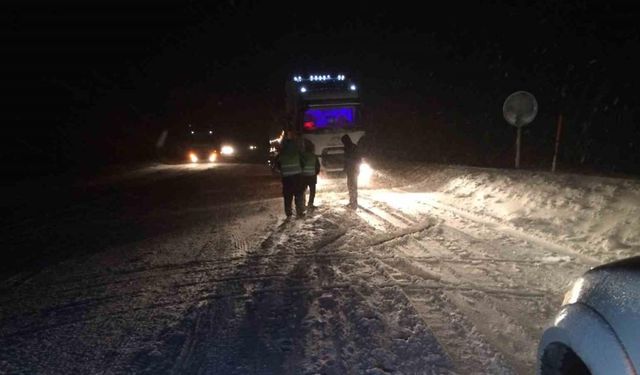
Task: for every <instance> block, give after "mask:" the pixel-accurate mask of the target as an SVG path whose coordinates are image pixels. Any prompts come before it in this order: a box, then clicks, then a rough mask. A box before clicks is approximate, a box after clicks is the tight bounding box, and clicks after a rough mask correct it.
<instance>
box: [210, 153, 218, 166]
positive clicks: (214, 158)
mask: <svg viewBox="0 0 640 375" xmlns="http://www.w3.org/2000/svg"><path fill="white" fill-rule="evenodd" d="M216 159H218V155H217V154H216V153H215V152H212V153H211V154H210V155H209V161H210V162H212V163H213V162H214V161H216Z"/></svg>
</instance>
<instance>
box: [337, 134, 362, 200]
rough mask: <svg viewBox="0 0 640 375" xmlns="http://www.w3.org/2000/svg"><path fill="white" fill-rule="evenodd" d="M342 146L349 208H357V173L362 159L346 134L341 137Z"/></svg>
mask: <svg viewBox="0 0 640 375" xmlns="http://www.w3.org/2000/svg"><path fill="white" fill-rule="evenodd" d="M341 140H342V144H343V145H344V171H345V172H346V174H347V188H348V189H349V207H351V208H353V209H356V208H358V173H359V172H360V163H361V162H362V157H361V156H360V152H359V151H358V146H357V145H356V144H355V143H353V141H352V140H351V137H349V135H348V134H345V135H343V136H342V139H341Z"/></svg>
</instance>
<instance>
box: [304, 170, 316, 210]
mask: <svg viewBox="0 0 640 375" xmlns="http://www.w3.org/2000/svg"><path fill="white" fill-rule="evenodd" d="M317 183H318V177H317V176H302V191H303V192H305V193H306V192H307V187H308V188H309V202H308V203H307V206H308V207H311V206H313V201H314V199H315V198H316V184H317Z"/></svg>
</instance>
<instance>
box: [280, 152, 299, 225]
mask: <svg viewBox="0 0 640 375" xmlns="http://www.w3.org/2000/svg"><path fill="white" fill-rule="evenodd" d="M276 165H277V167H278V169H279V170H280V175H281V176H282V197H283V198H284V213H285V214H286V215H287V218H288V217H291V215H293V211H292V207H291V201H292V200H294V198H295V202H296V214H297V216H298V217H302V216H304V191H303V190H302V166H303V164H302V155H301V154H300V152H299V151H298V148H297V147H296V145H295V143H294V142H293V141H291V140H290V139H285V140H283V142H282V151H281V152H280V153H279V154H278V157H277V159H276Z"/></svg>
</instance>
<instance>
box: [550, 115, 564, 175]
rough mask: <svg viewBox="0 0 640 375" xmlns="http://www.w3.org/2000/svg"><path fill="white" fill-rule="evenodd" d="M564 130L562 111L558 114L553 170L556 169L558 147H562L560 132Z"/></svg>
mask: <svg viewBox="0 0 640 375" xmlns="http://www.w3.org/2000/svg"><path fill="white" fill-rule="evenodd" d="M561 132H562V113H561V114H559V115H558V130H557V131H556V148H555V150H554V151H553V162H552V163H551V172H555V171H556V160H557V159H558V148H560V133H561Z"/></svg>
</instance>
